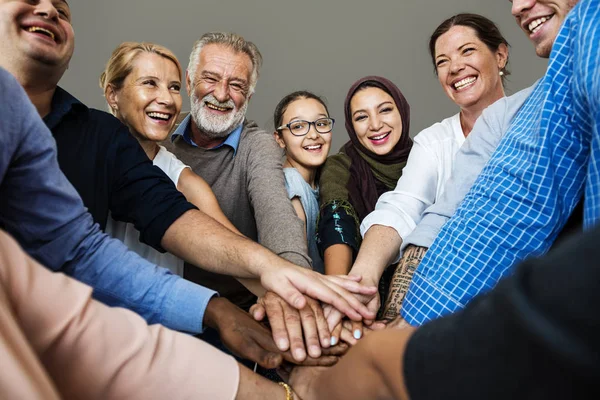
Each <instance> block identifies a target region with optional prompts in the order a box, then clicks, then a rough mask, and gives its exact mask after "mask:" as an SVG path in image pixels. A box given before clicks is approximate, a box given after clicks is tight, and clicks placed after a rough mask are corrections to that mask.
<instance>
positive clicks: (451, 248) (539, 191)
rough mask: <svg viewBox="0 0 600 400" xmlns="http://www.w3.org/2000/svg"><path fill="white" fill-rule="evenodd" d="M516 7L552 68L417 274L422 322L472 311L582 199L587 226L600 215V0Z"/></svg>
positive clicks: (415, 307)
mask: <svg viewBox="0 0 600 400" xmlns="http://www.w3.org/2000/svg"><path fill="white" fill-rule="evenodd" d="M511 3H513V4H512V12H513V15H514V16H515V18H516V20H517V23H518V24H519V26H521V28H522V29H523V30H524V31H525V33H526V34H527V35H528V37H529V38H530V40H531V41H532V42H533V43H534V45H535V49H536V53H537V54H538V55H539V56H541V57H548V56H550V63H549V65H548V70H547V73H546V75H545V76H544V77H543V78H542V79H541V80H540V81H539V82H538V84H537V85H536V87H535V88H534V90H533V92H532V93H531V95H530V97H529V98H528V99H527V101H526V102H525V103H524V105H523V106H522V108H521V109H520V111H519V113H518V114H517V115H516V116H515V118H514V120H513V122H512V124H511V126H510V128H509V130H508V131H507V133H506V134H505V136H504V138H503V140H502V142H501V143H500V145H499V146H498V149H497V151H496V152H495V153H494V155H493V156H492V158H491V159H490V161H489V162H488V164H487V165H486V166H485V168H484V169H483V171H482V173H481V175H480V176H479V177H478V178H477V180H476V182H475V184H474V185H473V187H472V188H471V190H470V191H469V193H468V194H467V196H466V197H465V199H464V201H463V203H462V204H461V206H460V207H459V208H458V210H457V212H456V214H455V215H454V216H453V217H452V218H451V219H450V221H448V223H447V224H446V225H445V226H444V227H443V228H442V230H441V232H440V234H439V236H438V238H437V239H436V240H435V242H434V243H433V245H432V246H431V248H430V249H429V251H428V253H427V255H426V256H425V258H424V259H423V261H422V263H421V265H420V266H419V268H418V270H417V272H416V273H415V275H414V278H413V281H412V284H411V286H410V290H409V293H408V294H407V297H406V299H405V301H404V304H403V308H402V316H403V317H404V318H405V319H406V320H407V321H408V322H409V323H411V324H413V325H419V324H422V323H424V322H426V321H428V320H430V319H433V318H436V317H438V316H441V315H444V314H448V313H451V312H453V311H455V310H458V309H461V308H463V307H464V306H465V304H466V303H467V302H469V301H470V300H471V299H472V298H473V297H474V296H476V295H477V294H479V293H481V292H484V291H487V290H489V289H491V288H492V287H493V286H494V285H495V284H496V283H497V282H498V280H500V278H501V277H503V276H505V275H507V274H509V273H510V271H511V269H512V267H513V266H514V265H515V264H516V263H517V262H518V261H520V260H522V259H524V258H526V257H529V256H534V255H540V254H543V253H545V252H546V251H547V250H548V249H549V247H550V245H551V244H552V243H553V241H554V240H555V239H556V236H557V234H558V233H559V232H560V231H561V229H562V227H563V226H564V224H565V222H566V221H567V219H568V217H569V215H570V214H571V212H572V211H573V208H574V207H575V205H576V204H577V203H578V202H579V201H580V199H581V198H582V196H584V199H585V200H584V226H585V227H591V226H592V225H593V224H594V223H595V222H596V221H597V220H598V218H599V217H600V204H599V203H598V201H599V197H600V193H598V190H599V188H600V163H599V162H598V160H597V158H598V157H600V148H598V147H599V146H600V51H599V50H600V49H599V43H600V29H599V28H598V26H599V25H600V0H582V1H581V2H579V4H578V5H577V6H576V7H575V8H574V9H573V11H572V12H571V13H570V14H569V16H568V17H566V15H567V13H568V12H569V10H571V8H573V6H575V4H576V3H577V1H576V0H554V1H548V0H537V1H536V0H514V1H512V2H511ZM565 17H566V19H565ZM563 21H564V23H563ZM559 29H560V32H559ZM557 34H558V36H557ZM550 53H551V54H550Z"/></svg>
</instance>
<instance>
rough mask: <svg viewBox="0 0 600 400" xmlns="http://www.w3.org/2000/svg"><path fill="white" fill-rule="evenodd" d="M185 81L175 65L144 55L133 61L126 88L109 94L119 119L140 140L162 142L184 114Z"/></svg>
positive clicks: (109, 99)
mask: <svg viewBox="0 0 600 400" xmlns="http://www.w3.org/2000/svg"><path fill="white" fill-rule="evenodd" d="M180 89H181V79H180V76H179V70H178V69H177V66H176V65H175V63H174V62H173V61H171V60H169V59H168V58H165V57H162V56H160V55H158V54H154V53H148V52H144V53H141V54H140V55H138V56H137V57H136V58H135V60H134V61H133V70H132V71H131V73H130V74H129V75H127V77H126V78H125V80H124V82H123V86H122V87H121V88H120V89H118V90H116V91H110V90H109V94H108V95H107V99H108V102H109V105H110V106H111V107H113V108H114V106H116V109H117V110H118V111H117V118H119V119H120V120H121V121H122V122H123V123H124V124H125V125H127V126H128V127H129V130H130V131H131V133H133V135H134V136H136V138H138V140H150V141H153V142H160V141H162V140H165V139H166V138H167V136H168V135H169V132H171V130H172V129H173V126H174V125H175V122H176V120H177V116H178V115H179V112H180V111H181V94H180Z"/></svg>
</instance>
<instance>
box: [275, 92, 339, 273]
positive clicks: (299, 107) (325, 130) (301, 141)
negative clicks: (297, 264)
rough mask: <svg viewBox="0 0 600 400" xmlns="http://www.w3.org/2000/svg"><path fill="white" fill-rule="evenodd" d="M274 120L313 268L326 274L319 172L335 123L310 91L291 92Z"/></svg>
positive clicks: (286, 178) (280, 106)
mask: <svg viewBox="0 0 600 400" xmlns="http://www.w3.org/2000/svg"><path fill="white" fill-rule="evenodd" d="M273 120H274V123H275V132H274V134H273V135H274V136H275V140H276V141H277V143H278V144H279V146H280V147H281V148H282V149H284V150H285V155H286V157H285V161H284V164H283V172H284V174H285V186H286V189H287V192H288V197H289V198H290V200H291V201H292V205H293V206H294V209H295V210H296V213H297V214H298V217H299V218H300V219H302V220H303V221H304V223H305V226H306V239H307V244H308V254H309V255H310V257H311V259H312V262H313V269H314V270H315V271H318V272H321V273H324V272H325V268H324V266H323V259H322V258H321V256H320V254H319V250H318V248H317V243H316V221H317V216H318V214H319V187H318V173H319V169H320V167H321V166H322V165H323V164H324V163H325V160H326V159H327V155H328V154H329V148H330V146H331V131H332V129H333V124H334V120H333V118H330V117H329V110H328V109H327V105H326V104H325V101H324V100H323V99H322V98H321V97H319V96H317V95H315V94H313V93H310V92H307V91H297V92H294V93H290V94H288V95H287V96H285V97H284V98H283V99H281V101H280V102H279V104H277V107H276V108H275V113H274V116H273Z"/></svg>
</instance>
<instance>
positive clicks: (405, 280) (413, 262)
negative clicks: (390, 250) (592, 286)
mask: <svg viewBox="0 0 600 400" xmlns="http://www.w3.org/2000/svg"><path fill="white" fill-rule="evenodd" d="M426 252H427V248H425V247H417V246H412V245H410V246H408V247H407V248H406V250H405V251H404V254H403V256H402V259H401V260H400V262H399V263H398V267H397V268H396V272H394V276H393V278H392V283H391V285H390V293H389V295H388V298H387V301H386V304H385V308H384V312H383V319H388V320H391V319H394V318H396V317H397V316H398V315H399V314H400V310H401V309H402V302H403V301H404V297H405V296H406V293H408V288H409V286H410V282H411V281H412V277H413V274H414V273H415V271H416V269H417V267H418V266H419V263H420V262H421V260H422V259H423V257H425V253H426Z"/></svg>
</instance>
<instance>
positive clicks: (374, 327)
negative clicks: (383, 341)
mask: <svg viewBox="0 0 600 400" xmlns="http://www.w3.org/2000/svg"><path fill="white" fill-rule="evenodd" d="M386 327H387V324H386V323H385V322H383V321H375V322H373V323H372V324H371V325H370V326H369V328H370V329H371V330H374V331H380V330H382V329H385V328H386Z"/></svg>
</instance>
